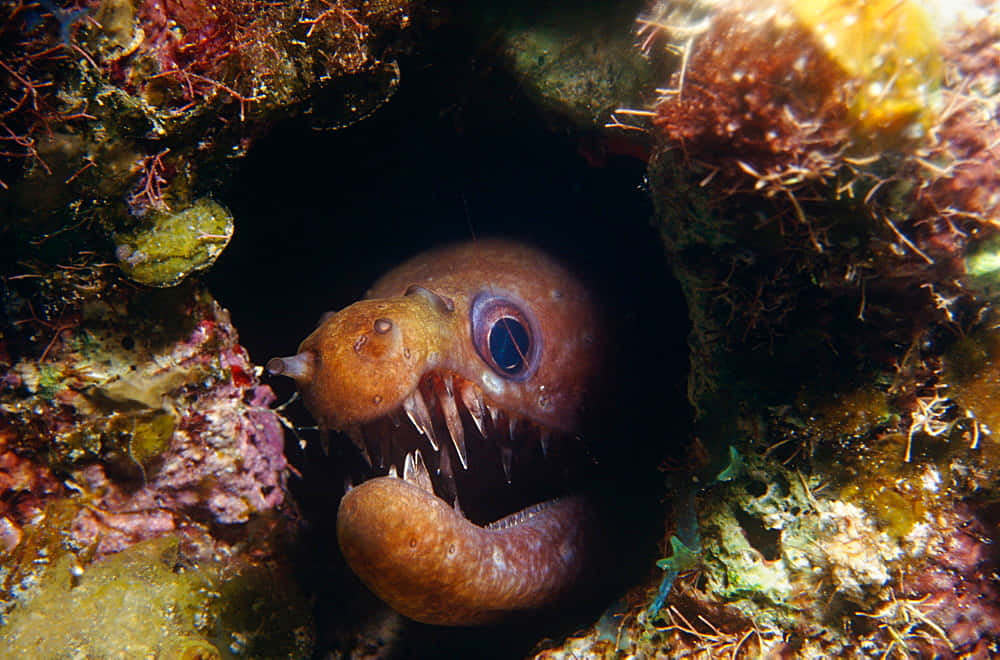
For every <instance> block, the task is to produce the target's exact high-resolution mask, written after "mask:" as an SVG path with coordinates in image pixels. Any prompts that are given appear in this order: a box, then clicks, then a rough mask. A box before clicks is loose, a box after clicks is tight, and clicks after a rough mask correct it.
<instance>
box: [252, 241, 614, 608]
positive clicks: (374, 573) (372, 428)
mask: <svg viewBox="0 0 1000 660" xmlns="http://www.w3.org/2000/svg"><path fill="white" fill-rule="evenodd" d="M604 344H605V339H604V330H603V325H602V323H601V319H600V315H599V313H598V311H597V309H596V307H595V305H594V302H593V301H592V299H591V296H590V295H589V293H588V292H587V290H586V289H585V288H584V287H583V286H582V285H581V283H580V282H579V281H578V280H577V279H576V278H574V277H573V276H572V275H571V274H570V273H569V272H568V271H567V270H565V269H564V268H563V267H561V266H560V265H559V264H557V263H556V262H554V261H553V260H551V259H550V258H549V257H547V256H546V255H545V254H544V253H542V252H540V251H538V250H537V249H535V248H532V247H530V246H526V245H522V244H519V243H515V242H510V241H502V240H486V241H477V242H472V243H464V244H459V245H454V246H450V247H445V248H441V249H437V250H432V251H430V252H426V253H424V254H421V255H418V256H416V257H414V258H413V259H411V260H409V261H407V262H406V263H404V264H402V265H401V266H399V267H397V268H396V269H394V270H393V271H391V272H390V273H388V274H387V275H385V276H384V277H382V278H381V279H380V280H379V281H378V282H376V283H375V284H374V285H373V286H372V288H371V289H370V290H369V292H368V294H367V296H366V298H365V299H363V300H361V301H359V302H356V303H354V304H352V305H350V306H348V307H346V308H344V309H343V310H341V311H339V312H336V313H333V314H328V315H327V316H325V317H324V319H323V320H322V321H321V323H320V325H319V327H318V328H317V329H316V330H315V331H314V332H313V333H312V334H311V335H310V336H309V337H307V338H306V339H305V340H304V341H303V342H302V344H301V345H300V346H299V351H298V353H297V354H296V355H294V356H291V357H287V358H275V359H273V360H271V361H270V362H269V363H268V365H267V369H268V370H269V371H270V372H271V373H274V374H283V375H287V376H290V377H292V378H294V379H295V380H296V382H297V385H298V388H299V390H300V392H301V394H302V397H303V400H304V401H305V404H306V406H307V408H308V409H309V410H310V412H311V413H312V415H313V416H314V417H315V418H316V419H317V421H318V423H319V425H320V427H321V428H322V429H331V430H336V431H343V432H345V433H347V434H348V435H350V436H351V437H352V439H354V440H355V443H356V444H357V445H358V446H359V447H360V448H361V449H362V451H363V452H367V451H368V448H369V447H382V448H383V450H382V453H381V454H380V456H381V458H380V460H383V461H384V458H385V456H389V457H390V462H391V461H393V460H396V458H395V457H398V456H399V455H400V452H403V453H405V456H406V468H405V469H404V470H403V477H402V478H400V477H399V476H397V472H398V471H397V470H396V468H395V464H394V463H393V466H392V468H391V469H390V470H389V476H384V477H379V478H376V479H372V480H370V481H368V482H365V483H363V484H361V485H360V486H357V487H355V488H354V489H353V490H351V491H350V492H348V493H347V495H345V497H344V499H343V500H342V502H341V505H340V508H339V511H338V519H337V535H338V541H339V544H340V546H341V549H342V551H343V554H344V556H345V558H346V560H347V562H348V564H349V565H350V567H351V568H352V569H353V570H354V572H355V573H356V574H357V575H358V576H359V577H360V578H361V580H362V581H363V582H364V583H365V584H366V585H367V586H368V587H369V588H371V589H372V591H373V592H374V593H375V594H376V595H378V596H379V597H381V598H382V599H383V600H385V601H386V602H387V603H388V604H389V605H391V606H392V607H393V608H394V609H396V610H397V611H399V612H400V613H402V614H404V615H406V616H408V617H410V618H413V619H416V620H419V621H423V622H426V623H432V624H441V625H476V624H481V623H487V622H493V621H497V620H500V619H502V618H504V617H505V616H506V615H508V614H510V613H513V612H523V611H532V610H537V609H541V608H545V607H550V606H552V605H554V604H556V603H558V602H560V601H562V600H564V599H565V598H566V597H567V596H568V595H569V594H571V593H572V592H573V590H574V587H575V586H576V585H577V584H578V583H579V582H580V579H579V578H580V576H581V574H582V572H583V571H585V570H586V569H587V567H588V563H589V562H590V560H591V558H590V553H589V552H588V547H589V546H590V545H591V543H592V541H593V538H592V536H593V535H595V534H597V533H598V532H597V531H596V525H595V524H594V521H593V516H592V515H590V513H589V510H588V507H587V506H586V504H585V503H584V500H583V499H581V498H576V497H567V498H559V499H557V500H554V501H551V502H546V503H542V504H539V505H536V506H532V507H528V508H527V509H525V510H524V511H523V512H520V513H517V514H513V515H511V516H508V517H507V518H505V519H503V520H501V521H498V522H496V523H494V524H493V525H492V526H490V525H487V526H486V527H480V526H478V525H476V524H473V523H472V522H470V521H469V520H468V519H467V518H466V517H465V516H464V515H463V513H462V512H461V510H460V508H459V506H458V501H459V500H458V497H459V496H461V495H462V494H461V493H456V494H454V503H455V504H454V506H453V505H452V504H449V502H447V501H445V500H444V499H441V498H440V497H438V496H437V495H435V493H434V489H435V488H437V489H438V491H439V493H440V492H442V491H443V492H449V488H450V486H449V485H448V484H453V482H454V480H453V479H451V476H452V473H453V471H455V470H460V471H463V472H467V473H468V474H471V475H475V474H477V471H478V470H482V471H483V473H484V474H485V473H486V472H488V470H489V469H490V468H491V467H495V465H496V464H497V463H499V462H503V467H504V470H505V472H506V475H507V479H506V481H507V483H508V487H509V484H510V482H511V472H510V470H511V465H515V466H517V465H518V463H517V461H519V460H521V455H522V454H524V455H527V454H529V453H530V454H532V455H537V456H538V457H539V460H541V457H542V456H544V455H546V452H547V451H548V445H549V442H550V438H553V437H556V438H560V439H562V440H563V441H565V442H568V443H578V440H579V437H580V435H581V434H582V433H583V432H584V429H583V422H584V419H585V418H586V412H587V410H589V409H590V408H591V407H592V406H593V405H594V404H595V401H596V400H597V398H598V397H599V392H598V385H599V384H600V380H601V379H600V376H599V374H600V373H601V368H602V364H601V361H602V358H603V351H604ZM386 420H391V421H392V423H391V424H390V423H389V422H388V421H386ZM400 420H402V422H400ZM406 420H409V421H408V422H407V421H406ZM410 424H412V426H410ZM407 433H409V435H408V436H407V435H406V434H407ZM400 437H404V438H405V439H404V440H400ZM449 440H450V443H449ZM403 445H405V447H404V448H403V449H398V447H399V446H403ZM539 446H540V450H539ZM394 447H395V448H396V449H393V448H394ZM386 448H388V449H386ZM411 450H413V451H411ZM393 451H395V453H393ZM491 452H492V453H491ZM372 453H373V454H374V453H376V452H375V451H374V450H373V452H372ZM421 455H422V456H426V457H427V458H428V465H429V466H430V469H428V468H427V467H426V466H424V463H423V458H422V456H421ZM484 457H487V458H484ZM489 457H496V458H489ZM549 460H551V457H550V459H549ZM491 461H492V463H493V465H492V466H490V465H487V466H485V467H483V466H481V464H486V463H490V462H491ZM459 465H461V467H460V468H459V467H457V466H459ZM431 474H434V475H435V479H433V480H432V479H431ZM432 481H433V482H434V483H432ZM442 483H444V484H445V485H444V486H442V485H441V484H442ZM476 496H478V497H490V494H489V493H477V494H476Z"/></svg>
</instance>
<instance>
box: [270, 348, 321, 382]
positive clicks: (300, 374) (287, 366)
mask: <svg viewBox="0 0 1000 660" xmlns="http://www.w3.org/2000/svg"><path fill="white" fill-rule="evenodd" d="M264 369H266V370H267V372H268V373H269V374H271V375H272V376H288V377H289V378H295V379H296V380H299V379H303V378H309V376H310V374H311V373H312V360H310V359H309V354H308V353H299V354H298V355H292V356H291V357H283V358H281V357H276V358H271V359H270V360H268V361H267V365H266V366H265V367H264Z"/></svg>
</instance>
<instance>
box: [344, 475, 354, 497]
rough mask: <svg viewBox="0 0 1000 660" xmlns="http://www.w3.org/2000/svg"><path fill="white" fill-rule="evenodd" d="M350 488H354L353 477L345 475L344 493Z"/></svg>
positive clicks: (350, 489)
mask: <svg viewBox="0 0 1000 660" xmlns="http://www.w3.org/2000/svg"><path fill="white" fill-rule="evenodd" d="M352 490H354V479H351V478H350V477H347V478H345V479H344V494H345V495H346V494H347V493H349V492H351V491H352Z"/></svg>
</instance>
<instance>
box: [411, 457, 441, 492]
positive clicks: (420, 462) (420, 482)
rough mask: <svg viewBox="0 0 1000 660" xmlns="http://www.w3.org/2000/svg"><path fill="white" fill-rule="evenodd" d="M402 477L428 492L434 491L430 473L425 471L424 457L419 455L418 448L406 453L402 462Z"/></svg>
mask: <svg viewBox="0 0 1000 660" xmlns="http://www.w3.org/2000/svg"><path fill="white" fill-rule="evenodd" d="M403 479H405V480H406V481H408V482H410V483H411V484H413V485H414V486H418V487H420V488H422V489H424V490H426V491H427V492H429V493H433V492H434V485H433V484H431V475H430V474H429V473H428V472H427V466H426V465H425V464H424V457H423V456H421V455H420V450H419V449H417V450H415V451H414V452H412V453H410V454H407V455H406V460H405V462H404V463H403Z"/></svg>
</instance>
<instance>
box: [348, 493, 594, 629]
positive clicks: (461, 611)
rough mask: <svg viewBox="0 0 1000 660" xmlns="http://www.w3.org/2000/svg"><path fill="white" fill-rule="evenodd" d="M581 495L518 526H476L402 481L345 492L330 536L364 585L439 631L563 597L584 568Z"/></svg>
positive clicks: (585, 515)
mask: <svg viewBox="0 0 1000 660" xmlns="http://www.w3.org/2000/svg"><path fill="white" fill-rule="evenodd" d="M593 531H594V530H593V529H592V528H591V520H590V518H589V512H588V510H587V509H586V505H585V504H584V501H583V500H582V499H581V498H575V497H571V498H563V499H559V500H550V501H549V502H546V503H545V504H544V505H543V506H542V510H541V511H539V512H538V513H536V514H535V515H532V516H530V517H527V519H526V520H525V521H524V522H520V523H518V524H515V525H512V526H510V527H508V528H504V529H490V528H483V527H479V526H477V525H474V524H473V523H471V522H469V521H468V520H466V519H465V518H464V517H462V516H460V515H457V514H456V513H455V510H454V509H453V508H451V507H450V506H449V505H448V504H447V503H446V502H444V501H443V500H441V499H439V498H437V497H434V496H433V495H431V494H429V493H428V492H427V491H425V490H422V489H421V488H419V487H417V486H414V485H412V484H410V483H408V482H406V481H403V480H402V479H394V478H392V477H378V478H376V479H372V480H370V481H366V482H365V483H363V484H361V485H360V486H358V487H357V488H355V489H353V490H352V491H351V492H349V493H348V494H347V495H345V496H344V500H343V502H342V503H341V505H340V511H339V512H338V515H337V536H338V540H339V542H340V546H341V548H342V549H343V551H344V556H345V558H346V559H347V563H348V564H349V565H350V566H351V567H352V568H353V569H354V571H355V573H357V575H358V577H360V578H361V580H362V582H364V583H365V584H367V585H369V586H370V587H371V588H372V590H373V591H374V592H375V593H376V594H377V595H378V596H379V597H380V598H382V600H384V601H386V602H387V603H389V604H391V605H392V606H393V607H394V608H395V609H396V610H397V611H398V612H399V613H400V614H403V615H405V616H408V617H410V618H411V619H416V620H418V621H423V622H425V623H433V624H437V625H475V624H483V623H493V622H496V621H499V620H502V619H503V618H505V617H506V616H507V615H509V614H511V613H514V612H518V611H524V610H531V609H538V608H542V607H544V606H546V605H551V604H553V603H555V602H558V601H559V600H560V599H562V598H563V597H564V596H565V595H566V594H567V593H568V592H569V591H570V590H571V589H572V588H573V587H574V585H575V584H576V582H577V579H578V578H579V577H580V574H581V572H582V571H583V570H584V567H585V566H586V565H587V556H586V553H587V552H588V547H587V546H588V544H587V540H588V539H587V537H588V535H589V534H591V533H593Z"/></svg>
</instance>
